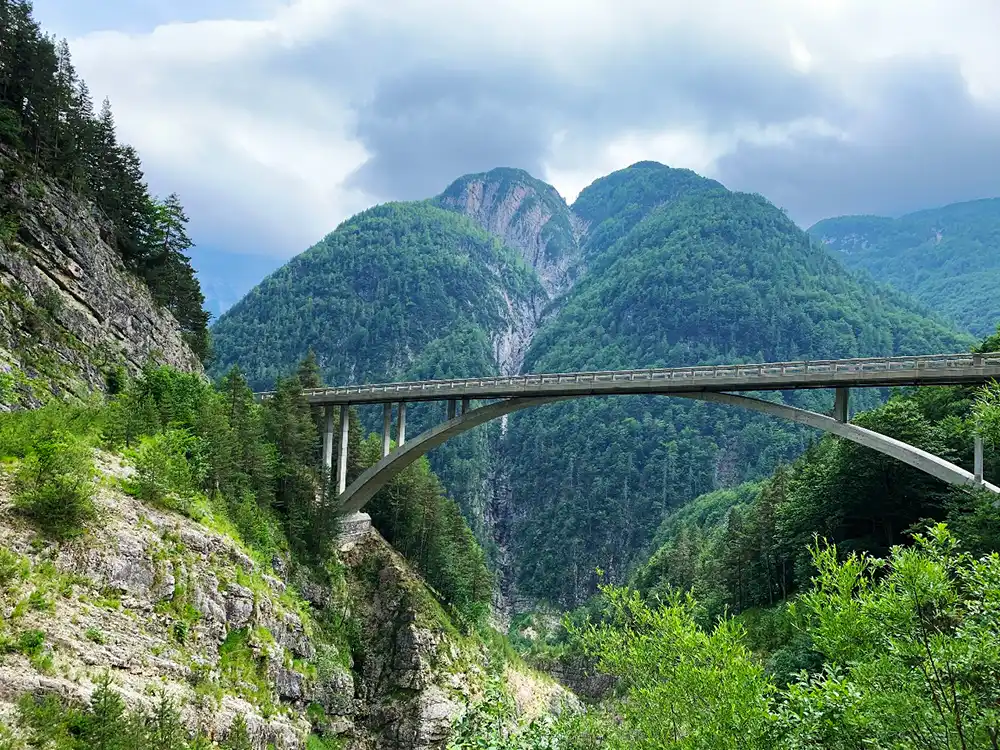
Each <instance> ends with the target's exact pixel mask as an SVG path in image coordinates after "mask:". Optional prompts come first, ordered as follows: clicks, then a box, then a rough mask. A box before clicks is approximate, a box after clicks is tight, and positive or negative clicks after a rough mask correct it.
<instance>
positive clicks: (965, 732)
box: [780, 525, 1000, 750]
mask: <svg viewBox="0 0 1000 750" xmlns="http://www.w3.org/2000/svg"><path fill="white" fill-rule="evenodd" d="M915 542H916V544H915V545H914V546H913V547H909V548H904V547H895V548H893V550H892V553H891V555H890V557H889V558H888V559H886V560H878V559H871V558H868V557H865V556H861V555H856V554H852V555H849V556H848V557H847V558H846V559H843V560H838V556H837V551H836V549H834V548H833V547H829V546H823V545H818V546H817V547H815V548H814V549H813V558H814V562H815V565H816V568H817V571H818V572H817V576H816V579H815V585H814V587H813V589H812V590H811V591H809V592H807V593H806V594H804V595H803V596H802V597H801V599H800V600H799V601H798V602H796V603H795V605H794V607H795V610H796V611H797V612H799V614H800V615H801V617H802V619H803V623H804V627H805V628H806V629H807V631H808V632H809V633H810V635H811V637H812V640H813V642H814V643H815V644H816V646H817V648H818V650H819V651H820V652H821V653H822V655H823V660H824V665H825V666H824V670H823V672H822V673H821V674H818V675H814V676H812V677H803V678H801V679H800V680H799V681H798V682H797V683H796V684H795V685H793V686H790V688H789V691H788V700H787V703H786V705H784V706H782V710H781V712H780V720H781V722H782V724H783V725H784V727H785V729H786V731H787V732H788V733H789V734H790V735H791V736H793V737H795V738H796V743H795V744H791V743H789V744H790V745H791V746H793V747H803V746H805V743H808V744H810V745H811V746H817V745H819V746H822V747H824V748H831V749H833V750H838V749H839V748H854V747H858V743H859V742H861V741H864V742H866V743H871V744H872V746H878V747H941V748H953V747H954V748H959V747H961V748H973V747H992V746H993V745H995V743H996V741H997V737H998V736H1000V718H998V715H997V713H996V708H995V707H996V705H997V701H998V699H1000V689H998V683H997V682H996V680H995V679H993V678H992V677H987V675H996V674H997V673H998V671H1000V631H998V630H997V627H996V620H995V617H994V614H993V613H994V612H995V611H996V607H997V605H998V603H1000V557H998V555H997V554H996V553H993V554H992V555H989V556H988V557H984V558H981V559H978V560H977V559H975V558H972V557H971V556H968V555H966V554H962V553H960V552H959V551H958V543H957V540H956V539H955V538H954V537H953V536H952V535H951V534H950V533H949V532H948V530H947V529H946V527H945V526H944V525H938V526H935V527H932V528H930V529H929V530H928V532H927V533H926V534H922V535H917V536H916V537H915Z"/></svg>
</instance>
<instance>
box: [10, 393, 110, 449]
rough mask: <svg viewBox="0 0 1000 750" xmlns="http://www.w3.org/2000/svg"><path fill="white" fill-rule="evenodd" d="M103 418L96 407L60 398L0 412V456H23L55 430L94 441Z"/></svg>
mask: <svg viewBox="0 0 1000 750" xmlns="http://www.w3.org/2000/svg"><path fill="white" fill-rule="evenodd" d="M103 421H104V414H103V413H102V410H101V409H100V408H99V407H96V406H93V405H84V406H80V405H76V404H67V403H61V402H50V403H48V404H46V405H45V406H43V407H41V408H39V409H31V410H26V411H17V412H9V413H6V414H0V458H25V457H26V456H28V455H29V454H31V453H32V452H33V450H34V447H35V446H36V445H37V444H38V443H39V442H41V441H42V440H44V439H45V438H46V437H47V436H51V435H53V434H55V433H60V434H64V435H70V436H73V437H76V438H79V439H80V440H82V441H84V442H94V441H96V439H97V435H98V433H99V432H100V430H101V428H102V425H103Z"/></svg>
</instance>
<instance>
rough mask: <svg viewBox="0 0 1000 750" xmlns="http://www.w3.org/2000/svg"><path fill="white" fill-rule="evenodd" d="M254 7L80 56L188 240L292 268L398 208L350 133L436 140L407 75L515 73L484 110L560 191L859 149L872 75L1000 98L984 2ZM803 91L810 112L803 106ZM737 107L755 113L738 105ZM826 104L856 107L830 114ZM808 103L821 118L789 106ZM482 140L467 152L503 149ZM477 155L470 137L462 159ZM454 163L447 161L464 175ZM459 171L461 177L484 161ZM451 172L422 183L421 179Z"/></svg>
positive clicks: (455, 112)
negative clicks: (372, 186) (283, 261)
mask: <svg viewBox="0 0 1000 750" xmlns="http://www.w3.org/2000/svg"><path fill="white" fill-rule="evenodd" d="M79 1H80V2H84V1H85V0H79ZM86 1H87V2H93V3H95V4H96V3H98V2H101V1H102V0H86ZM257 13H258V15H257V17H255V18H253V19H248V20H240V19H238V18H234V19H230V20H205V21H199V22H193V23H175V24H168V25H161V26H159V27H157V28H155V29H153V30H152V31H151V32H149V33H145V34H139V33H122V32H117V31H114V30H107V31H102V32H97V33H93V34H89V35H86V36H84V37H82V38H79V39H76V40H72V41H71V46H72V48H73V52H74V59H75V60H76V63H77V67H78V69H79V70H80V72H81V74H82V75H83V76H84V77H85V78H86V79H87V81H88V82H89V83H90V85H91V89H92V91H93V92H94V94H95V96H97V97H100V96H102V95H104V94H105V93H106V94H108V95H109V96H110V97H111V99H112V102H113V105H114V108H115V112H116V116H117V119H118V123H119V127H120V130H121V132H122V135H123V137H124V138H125V139H126V140H128V141H129V142H131V143H133V144H134V145H135V146H136V147H137V148H138V149H139V151H140V153H141V154H142V155H143V157H144V160H145V163H146V165H147V173H148V174H149V176H150V179H151V182H152V183H153V185H154V186H155V187H157V188H158V189H163V188H166V187H170V188H176V189H177V190H178V191H179V192H181V193H182V197H185V196H188V198H187V203H188V206H189V213H190V215H191V217H192V223H193V228H194V229H195V230H196V231H200V232H203V233H205V234H206V235H207V236H211V237H213V238H217V241H218V242H219V243H222V244H225V242H226V237H230V238H231V241H232V243H233V244H235V245H239V246H240V248H241V249H251V250H253V251H256V252H269V253H274V254H277V255H282V256H286V255H289V254H291V253H293V252H297V251H298V250H301V249H302V248H303V247H304V246H305V244H308V242H310V241H312V240H315V239H317V238H318V237H319V236H321V235H322V234H323V233H324V232H326V231H328V230H330V229H332V228H333V227H334V226H335V225H336V224H337V223H338V222H339V221H340V220H342V219H344V218H346V216H348V215H349V214H351V213H353V212H355V211H357V210H359V209H361V208H363V207H364V206H366V205H369V204H370V203H372V202H374V201H376V200H383V199H387V198H392V197H394V196H393V195H388V194H379V195H367V194H365V193H364V192H363V187H359V186H358V185H357V184H356V183H353V182H351V180H350V177H351V175H353V174H355V173H356V170H358V168H359V167H360V166H361V165H362V164H364V163H365V161H366V160H367V159H369V158H372V157H375V156H377V155H378V150H379V143H378V141H377V138H375V136H366V135H365V134H364V133H362V132H361V131H360V130H359V125H358V123H359V115H360V113H361V112H363V111H365V108H366V107H369V106H370V105H371V104H372V103H373V102H381V103H382V106H384V107H389V108H390V110H391V111H389V112H388V114H385V113H384V112H380V113H379V117H380V119H379V122H383V121H385V119H386V118H387V117H388V118H390V119H391V120H392V124H393V127H391V128H386V130H385V135H384V136H383V137H390V138H397V139H398V138H403V139H405V132H406V127H407V126H408V123H414V124H419V127H421V128H424V129H425V130H426V128H432V127H434V123H430V124H428V121H427V117H428V115H427V112H426V111H425V110H422V109H421V106H423V105H422V104H421V102H420V97H421V96H422V92H421V91H420V90H417V89H415V88H413V89H407V88H406V76H407V75H409V74H410V73H412V72H413V71H415V70H417V69H425V70H443V71H473V72H475V74H476V75H487V74H489V75H491V76H493V79H491V80H494V79H495V80H502V79H503V77H504V76H505V75H507V72H508V71H510V70H514V69H516V70H518V71H519V75H521V76H522V78H519V79H514V78H511V80H512V81H513V83H512V84H511V87H510V88H511V90H509V91H507V90H504V92H503V93H504V97H505V98H504V99H503V100H501V101H500V102H499V103H498V104H496V105H494V106H493V108H490V107H487V108H485V109H484V110H483V111H484V112H492V111H504V112H511V113H516V114H518V116H520V114H521V113H520V110H519V108H523V110H524V118H525V119H524V122H523V123H520V124H518V123H519V122H520V121H515V122H514V124H513V125H510V124H507V123H506V122H505V123H503V124H502V125H501V124H499V123H498V124H497V127H498V128H500V127H515V126H520V127H525V128H530V127H535V126H536V125H535V123H537V127H538V128H544V129H545V132H542V133H539V134H537V135H538V138H536V139H533V140H532V139H528V140H527V141H525V143H528V142H529V141H530V143H528V145H524V146H523V148H529V146H530V147H532V148H534V146H532V145H531V144H533V143H534V142H535V141H537V142H538V143H540V144H542V145H541V146H539V147H538V148H541V149H542V152H541V153H527V152H525V157H524V158H525V160H526V164H527V165H529V166H533V167H534V168H537V169H539V170H540V171H543V172H544V174H543V175H540V176H544V177H546V178H547V179H549V180H551V181H552V182H553V183H554V184H555V185H556V187H557V188H558V189H559V190H560V191H561V192H562V193H563V194H564V195H565V196H566V197H569V198H572V196H574V195H575V194H576V193H577V192H579V190H580V189H581V188H582V187H584V186H585V185H586V184H588V183H589V182H590V181H591V180H592V179H593V178H595V177H597V176H600V175H601V174H605V173H607V172H608V171H611V170H613V169H615V168H620V167H623V166H626V165H627V164H629V163H632V162H634V161H639V160H641V159H656V160H659V161H664V162H665V163H669V164H672V165H675V166H686V167H690V168H692V169H695V170H697V171H700V172H703V173H706V174H709V175H714V174H716V172H717V171H718V168H719V167H718V165H719V164H720V161H721V160H723V159H724V158H725V157H726V156H727V155H731V154H732V153H733V152H734V151H735V150H737V149H738V148H740V147H741V145H746V144H752V145H755V146H761V144H771V145H772V146H773V145H774V144H780V143H784V142H791V141H796V140H801V139H802V138H803V137H804V134H806V135H811V136H815V135H820V136H824V137H834V138H836V139H840V140H847V139H850V138H852V137H855V136H856V135H858V134H857V133H852V132H851V127H852V125H851V123H852V122H863V121H864V120H865V118H863V117H860V116H856V115H857V113H863V112H865V111H869V110H871V109H872V108H875V107H878V106H880V104H879V102H878V101H876V96H878V95H880V93H879V92H876V91H875V90H874V89H873V88H871V87H870V86H869V82H868V78H869V69H870V67H871V66H873V65H878V64H879V61H882V60H885V59H889V58H894V57H898V56H906V55H922V56H940V55H949V56H953V57H954V58H955V59H956V60H957V64H958V66H959V68H960V70H961V72H962V74H963V75H964V77H965V80H966V82H967V85H968V88H969V91H970V92H971V93H972V94H973V95H975V96H976V97H978V98H979V101H981V102H987V103H988V102H1000V77H997V76H996V74H995V72H996V71H997V70H1000V45H997V44H996V43H995V40H996V38H997V34H998V33H1000V4H997V3H996V2H995V1H994V0H950V1H949V2H943V1H942V0H880V1H879V2H877V3H873V2H871V1H870V0H759V1H758V2H753V3H748V2H744V1H743V0H702V1H701V2H698V3H690V2H686V0H673V1H672V2H671V1H668V0H495V1H494V2H491V3H472V2H468V0H294V1H293V2H286V3H284V4H282V5H280V6H276V7H275V8H274V9H273V11H272V12H271V13H270V15H269V16H267V17H264V18H263V19H262V18H261V17H260V15H259V7H258V8H257ZM672 47H673V48H676V49H674V50H672V49H671V48H672ZM672 51H673V52H674V54H676V55H677V57H671V56H670V54H671V52H672ZM650 66H654V67H655V69H653V68H651V67H650ZM757 67H759V68H760V70H761V71H762V72H761V73H760V81H759V82H758V85H760V86H762V87H764V88H761V89H760V90H759V91H758V90H756V89H755V90H751V91H741V90H740V89H739V88H738V87H737V88H736V89H732V88H728V89H727V88H726V87H725V84H726V77H727V74H731V77H732V80H736V81H742V80H747V81H749V80H751V76H752V74H753V73H754V70H753V69H754V68H757ZM524 71H528V72H529V73H532V72H533V73H535V74H537V75H534V76H531V75H528V74H526V73H525V72H524ZM706 71H707V72H706ZM778 73H780V76H782V77H775V78H774V80H773V81H772V80H771V76H775V75H776V74H778ZM699 76H702V78H699ZM705 76H707V78H706V77H705ZM740 76H744V78H740ZM703 80H708V81H711V82H716V83H718V91H714V92H713V91H711V90H708V89H707V88H706V89H705V90H704V91H703V90H702V88H703V84H702V81H703ZM392 81H402V83H401V84H400V87H401V90H393V92H392V94H393V96H394V97H395V99H394V100H393V101H391V102H386V101H383V100H380V99H379V98H378V97H379V95H380V93H384V87H385V86H386V85H388V84H389V83H391V82H392ZM769 81H770V83H768V82H769ZM433 83H434V85H436V86H438V87H439V88H440V87H443V86H446V85H447V81H445V82H444V83H441V81H439V80H437V79H434V81H433ZM730 85H731V86H732V85H734V84H732V82H730ZM767 86H770V88H766V87H767ZM782 86H797V87H801V88H800V89H799V88H797V89H795V90H794V91H793V90H788V91H782V90H780V87H782ZM602 87H604V88H602ZM810 87H811V88H810ZM470 88H471V91H472V92H473V93H472V94H469V93H468V92H465V93H464V94H463V96H465V97H466V99H467V98H468V97H469V96H472V95H473V94H476V93H477V91H478V89H477V86H476V84H475V79H473V83H472V84H470ZM820 88H823V91H822V92H819V89H820ZM813 91H816V92H818V93H816V102H808V101H802V100H803V99H804V98H808V96H810V95H811V94H810V92H813ZM522 94H523V95H524V96H525V97H526V98H525V99H524V100H523V101H522V100H519V99H518V97H519V96H521V95H522ZM434 95H435V96H437V97H438V103H439V105H440V106H437V107H436V109H435V112H437V113H438V114H440V113H441V112H447V113H450V116H453V117H454V116H457V117H459V118H460V117H461V116H462V107H463V106H465V101H466V99H463V98H456V99H454V100H453V101H446V99H447V96H448V92H447V90H445V91H440V90H438V89H434ZM481 95H482V96H492V95H493V94H492V93H491V92H490V91H484V92H481ZM765 95H766V97H765ZM456 96H457V95H456ZM741 96H742V97H743V98H745V99H747V101H745V102H741V101H737V100H738V99H739V98H740V97H741ZM406 97H410V99H411V100H412V101H405V99H406ZM699 97H701V98H700V99H699ZM713 97H715V99H713ZM762 97H764V98H768V99H773V101H769V102H766V103H760V102H759V101H758V100H760V99H761V98H762ZM824 102H836V106H837V107H841V108H843V107H848V108H850V109H851V110H853V111H854V115H853V116H851V117H846V116H844V115H843V113H842V112H829V111H822V109H823V107H825V106H827V105H826V104H824ZM605 104H606V106H604V105H605ZM445 105H447V106H445ZM799 105H801V106H799ZM829 106H833V104H831V105H829ZM727 107H729V108H730V109H731V112H730V111H728V110H726V108H727ZM809 107H813V108H814V109H816V110H817V111H798V110H799V109H808V108H809ZM588 108H589V109H588ZM768 108H770V109H768ZM722 110H726V112H727V114H726V115H725V117H724V118H722V119H719V117H718V116H717V112H719V111H722ZM765 110H766V112H765ZM591 112H592V113H593V114H592V115H591ZM761 112H765V114H767V112H769V113H770V114H767V116H766V117H765V115H764V114H760V113H761ZM661 113H662V122H658V121H657V118H658V117H661ZM486 117H487V118H489V115H486ZM532 118H533V119H532ZM713 118H715V119H713ZM838 118H839V119H838ZM639 120H643V121H642V122H639ZM645 120H650V121H649V122H647V121H645ZM487 122H488V120H487ZM442 127H447V126H446V125H442ZM476 127H477V128H479V130H478V131H476V132H475V133H472V134H471V135H470V134H464V135H465V138H466V140H467V141H468V140H469V139H470V138H473V137H478V138H480V139H481V140H482V141H483V142H484V143H485V142H488V141H490V140H491V139H496V138H502V137H504V136H505V134H504V133H498V132H490V130H489V128H488V127H485V126H480V125H478V124H477V125H476ZM560 132H562V137H561V138H560V137H558V134H559V133H560ZM423 135H424V136H425V137H424V138H423V139H422V140H416V139H415V140H414V141H413V143H414V144H416V143H420V146H419V148H421V149H433V148H442V149H448V147H449V143H448V140H449V134H448V132H447V131H446V132H444V134H443V135H442V136H441V139H442V144H440V145H435V142H434V141H433V140H432V139H430V136H428V135H427V134H426V133H424V134H423ZM431 135H433V133H431ZM860 135H865V134H864V133H861V134H860ZM522 140H523V139H522ZM513 143H514V145H512V146H511V147H510V148H511V149H516V148H522V146H521V145H519V144H520V143H521V141H515V142H513ZM546 144H548V145H546ZM474 145H475V143H474V142H472V144H471V146H470V144H469V143H467V142H466V143H463V147H465V148H466V150H469V149H471V148H472V146H474ZM412 148H418V147H417V146H412ZM456 148H457V145H456ZM393 151H394V152H397V151H398V152H399V153H398V154H396V155H395V156H392V157H391V158H397V157H398V158H402V157H399V155H400V154H401V155H402V156H404V157H405V156H406V152H407V144H406V143H400V144H398V145H397V148H395V149H393ZM484 152H485V153H490V154H494V153H499V154H507V153H511V151H510V150H509V149H508V150H504V149H503V148H497V149H492V150H489V149H485V150H484ZM443 153H445V154H446V155H447V154H449V153H450V152H449V151H446V152H443ZM456 153H457V152H456ZM462 153H464V152H462ZM411 155H412V154H411ZM423 156H425V157H426V159H424V160H419V159H417V160H414V161H413V162H412V163H407V164H398V165H395V166H394V164H395V162H393V163H389V164H387V165H386V166H385V168H386V169H393V168H396V169H399V170H400V173H401V174H402V173H403V172H404V171H405V170H407V169H413V168H414V166H413V165H414V164H415V165H418V166H417V168H420V169H425V168H430V167H427V166H426V165H427V164H431V165H433V164H434V163H442V164H447V168H449V169H450V168H452V160H446V159H437V158H436V155H435V153H430V152H429V153H427V154H423ZM386 158H387V159H388V158H390V157H386ZM465 158H466V157H465V156H459V157H456V159H455V160H454V161H455V163H457V164H462V165H464V163H465V162H463V161H462V160H463V159H465ZM469 160H470V163H469V165H468V168H469V169H473V168H481V167H482V166H484V165H480V164H478V163H475V164H473V163H471V162H472V161H474V160H473V159H472V158H471V157H470V159H469ZM489 166H493V165H489ZM515 166H525V164H517V165H515ZM451 176H452V177H456V176H458V175H457V174H454V175H451ZM442 179H444V178H443V176H438V175H433V176H429V177H428V183H429V184H437V183H438V182H441V181H442ZM383 183H384V181H383ZM383 183H380V184H383ZM161 186H163V188H161ZM739 187H741V188H747V187H749V188H750V189H753V187H754V186H746V185H740V186H739Z"/></svg>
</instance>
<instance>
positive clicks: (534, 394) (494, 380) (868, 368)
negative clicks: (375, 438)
mask: <svg viewBox="0 0 1000 750" xmlns="http://www.w3.org/2000/svg"><path fill="white" fill-rule="evenodd" d="M994 379H1000V353H996V354H943V355H929V356H916V357H879V358H866V359H839V360H814V361H808V362H773V363H766V364H739V365H721V366H697V367H678V368H664V369H646V370H620V371H606V372H571V373H551V374H538V375H519V376H509V377H491V378H470V379H464V380H429V381H421V382H410V383H382V384H375V385H351V386H341V387H330V388H316V389H310V390H307V391H306V398H307V400H308V401H309V402H310V403H311V404H314V405H317V406H322V407H324V408H325V411H326V430H325V433H324V439H323V462H324V467H325V469H326V471H327V472H328V473H329V472H330V471H332V468H333V453H334V443H335V435H334V414H335V410H336V409H337V408H339V409H340V426H341V429H340V436H339V439H338V440H336V443H337V448H338V450H337V453H338V471H337V477H338V482H339V485H338V489H337V492H338V497H339V501H340V504H341V512H342V514H344V515H345V516H351V515H355V516H357V514H359V513H360V512H361V511H362V509H363V508H364V506H365V504H366V503H367V502H368V501H369V500H371V498H372V497H373V496H374V495H375V493H377V492H378V491H379V490H380V489H381V488H382V487H384V486H385V485H386V484H388V483H389V482H390V481H391V480H392V478H393V477H395V476H396V475H397V474H398V473H399V472H401V471H402V470H403V469H405V468H406V467H407V466H409V465H410V464H412V463H413V462H414V461H416V460H417V459H418V458H420V457H421V456H423V455H424V454H425V453H427V452H428V451H430V450H432V449H433V448H436V447H437V446H439V445H441V444H442V443H444V442H445V441H447V440H448V439H450V438H452V437H455V436H456V435H460V434H462V433H463V432H467V431H468V430H471V429H472V428H474V427H478V426H479V425H481V424H484V423H486V422H488V421H490V420H492V419H497V418H499V417H504V416H506V415H508V414H511V413H513V412H515V411H519V410H521V409H527V408H531V407H535V406H542V405H544V404H550V403H555V402H558V401H565V400H568V399H575V398H586V397H592V396H609V395H616V396H621V395H629V394H647V395H648V394H655V395H664V396H675V397H678V398H688V399H697V400H701V401H709V402H713V403H721V404H729V405H732V406H740V407H743V408H746V409H751V410H753V411H758V412H761V413H764V414H769V415H771V416H775V417H782V418H784V419H789V420H791V421H793V422H798V423H799V424H804V425H807V426H809V427H813V428H815V429H818V430H823V431H824V432H830V433H833V434H834V435H838V436H840V437H842V438H845V439H847V440H852V441H854V442H855V443H859V444H860V445H864V446H866V447H868V448H871V449H873V450H876V451H879V452H880V453H883V454H885V455H887V456H891V457H892V458H895V459H897V460H899V461H902V462H904V463H906V464H909V465H910V466H913V467H915V468H917V469H920V470H921V471H924V472H926V473H928V474H931V475H932V476H935V477H937V478H938V479H941V480H942V481H944V482H947V483H949V484H954V485H960V486H969V487H980V488H983V489H986V490H988V491H990V492H994V493H998V494H1000V487H997V486H995V485H993V484H990V483H988V482H986V481H984V480H983V443H982V438H980V437H978V436H977V437H976V438H975V449H974V454H975V461H974V471H973V472H972V473H970V472H968V471H966V470H965V469H963V468H962V467H960V466H957V465H955V464H953V463H951V462H949V461H945V460H944V459H942V458H939V457H938V456H934V455H932V454H930V453H928V452H927V451H924V450H921V449H920V448H917V447H915V446H912V445H908V444H907V443H903V442H901V441H899V440H895V439H893V438H890V437H888V436H886V435H882V434H880V433H877V432H873V431H872V430H867V429H865V428H863V427H859V426H857V425H853V424H850V423H849V421H848V415H849V410H848V398H849V394H850V389H851V388H884V387H889V386H931V385H980V384H983V383H986V382H989V381H991V380H994ZM815 388H833V389H835V394H836V395H835V400H834V408H833V413H832V414H829V415H828V414H820V413H817V412H812V411H807V410H805V409H799V408H796V407H793V406H787V405H785V404H781V403H775V402H772V401H765V400H763V399H759V398H753V397H751V396H746V395H741V394H742V393H744V392H748V391H785V390H802V389H815ZM259 395H260V396H261V397H262V398H263V399H267V398H269V397H270V396H271V395H272V394H271V392H266V393H262V394H259ZM473 399H475V400H477V401H488V402H491V403H487V404H485V405H483V406H477V407H476V408H470V406H471V402H472V400H473ZM419 401H445V402H447V404H448V406H447V412H446V414H447V416H446V418H445V420H444V421H443V422H441V423H440V424H438V425H436V426H435V427H432V428H431V429H429V430H427V431H425V432H423V433H421V434H419V435H417V436H415V437H414V438H412V439H411V440H407V437H406V405H407V404H408V403H411V402H419ZM363 404H382V405H383V419H382V458H381V460H379V461H378V462H377V463H375V464H374V465H373V466H371V467H369V468H368V469H367V470H366V471H364V472H363V473H362V474H361V475H360V476H359V477H358V478H357V479H356V480H355V481H354V482H352V483H351V485H350V486H349V487H347V486H346V481H345V480H346V470H347V440H348V429H349V425H348V419H347V410H348V408H349V407H351V406H356V405H363ZM393 404H397V409H396V447H395V449H392V450H390V448H391V432H392V411H393V408H392V407H393ZM459 404H460V405H461V408H460V409H459ZM358 520H363V518H362V517H360V516H359V517H358Z"/></svg>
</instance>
